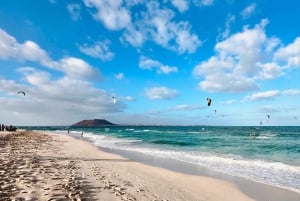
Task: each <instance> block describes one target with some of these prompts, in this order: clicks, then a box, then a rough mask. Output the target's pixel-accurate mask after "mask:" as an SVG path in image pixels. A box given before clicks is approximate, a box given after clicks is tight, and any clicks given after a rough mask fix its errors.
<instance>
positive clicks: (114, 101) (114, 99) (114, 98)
mask: <svg viewBox="0 0 300 201" xmlns="http://www.w3.org/2000/svg"><path fill="white" fill-rule="evenodd" d="M111 99H112V101H113V103H114V104H116V102H117V100H116V97H114V96H112V97H111Z"/></svg>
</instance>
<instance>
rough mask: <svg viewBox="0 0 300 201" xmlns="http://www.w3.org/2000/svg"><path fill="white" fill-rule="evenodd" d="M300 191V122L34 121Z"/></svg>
mask: <svg viewBox="0 0 300 201" xmlns="http://www.w3.org/2000/svg"><path fill="white" fill-rule="evenodd" d="M26 129H32V130H46V131H51V132H57V133H61V134H67V129H70V133H69V135H73V136H77V137H78V136H80V135H81V133H83V139H85V140H88V141H90V142H91V143H93V144H95V145H96V146H99V147H102V148H107V149H110V150H118V151H119V152H120V151H121V153H122V151H124V152H128V151H130V152H133V153H136V154H143V155H148V156H152V157H158V158H161V159H172V160H176V161H179V162H182V163H185V164H186V163H188V164H192V165H194V166H199V167H203V168H208V169H209V170H212V171H215V172H219V173H222V174H226V175H229V176H233V177H240V178H245V179H247V180H252V181H255V182H260V183H263V184H268V185H272V186H276V187H280V188H284V189H288V190H290V191H294V192H297V193H300V126H287V127H286V126H280V127H276V126H259V127H251V126H242V127H237V126H234V127H230V126H226V127H222V126H110V127H95V128H80V127H77V128H73V127H71V128H67V127H31V128H26Z"/></svg>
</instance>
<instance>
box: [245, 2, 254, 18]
mask: <svg viewBox="0 0 300 201" xmlns="http://www.w3.org/2000/svg"><path fill="white" fill-rule="evenodd" d="M255 9H256V4H255V3H252V4H250V5H249V6H247V7H246V8H244V10H243V11H242V12H241V15H242V17H243V19H247V18H249V17H250V16H251V15H252V14H253V13H254V12H255Z"/></svg>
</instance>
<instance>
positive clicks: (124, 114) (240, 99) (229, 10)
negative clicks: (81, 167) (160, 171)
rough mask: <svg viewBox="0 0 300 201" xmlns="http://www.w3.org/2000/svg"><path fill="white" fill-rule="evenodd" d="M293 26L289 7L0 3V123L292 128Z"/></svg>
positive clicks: (296, 79)
mask: <svg viewBox="0 0 300 201" xmlns="http://www.w3.org/2000/svg"><path fill="white" fill-rule="evenodd" d="M299 15H300V5H299V2H297V1H295V0H286V1H272V3H270V1H264V0H256V1H247V0H246V1H238V0H162V1H151V0H150V1H146V0H77V1H75V0H74V1H60V0H39V1H36V0H26V1H17V0H9V1H8V0H7V1H1V3H0V66H1V74H0V105H1V106H0V107H1V110H0V122H1V123H6V124H13V125H70V124H73V123H75V122H77V121H80V120H82V119H94V118H102V119H106V120H108V121H111V122H113V123H117V124H147V125H148V124H155V125H254V126H257V125H299V122H300V104H299V103H300V84H299V83H300V26H299V24H300V16H299ZM18 91H24V92H26V96H23V95H22V94H18V93H17V92H18ZM112 97H115V98H116V102H114V101H113V99H112ZM207 97H210V98H211V99H212V104H211V106H207V102H206V98H207ZM268 115H270V118H268Z"/></svg>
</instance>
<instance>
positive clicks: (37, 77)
mask: <svg viewBox="0 0 300 201" xmlns="http://www.w3.org/2000/svg"><path fill="white" fill-rule="evenodd" d="M18 72H19V73H21V74H22V77H23V78H22V80H23V82H22V84H21V83H17V82H15V81H11V80H5V79H0V91H2V92H4V93H8V94H11V95H14V96H12V97H8V99H9V101H7V99H6V101H2V100H1V98H0V102H1V105H2V107H3V108H5V109H3V110H2V112H3V113H8V112H9V113H10V115H9V116H14V115H15V114H16V115H15V116H14V117H13V122H14V123H15V124H18V122H22V125H26V124H27V125H28V124H30V125H35V124H37V125H39V124H46V125H53V124H55V125H57V124H59V122H64V124H65V123H66V122H70V123H74V122H76V121H78V120H81V119H83V118H91V117H93V116H95V115H96V116H97V115H99V114H101V115H105V114H111V113H114V112H120V111H121V110H122V109H124V108H125V107H126V106H125V105H124V104H123V103H122V102H120V101H118V103H117V104H113V102H112V101H111V96H112V95H111V94H110V93H107V92H106V91H104V90H102V89H97V88H95V87H93V85H92V83H91V82H89V81H85V80H79V79H76V77H73V76H69V75H68V74H63V75H62V76H61V77H56V79H53V78H52V74H50V72H46V71H42V70H37V69H35V68H33V67H23V68H20V69H18ZM18 90H23V91H25V92H26V96H24V97H23V96H22V97H21V96H18V95H17V91H18ZM58 119H59V121H58ZM33 120H34V121H33Z"/></svg>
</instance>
